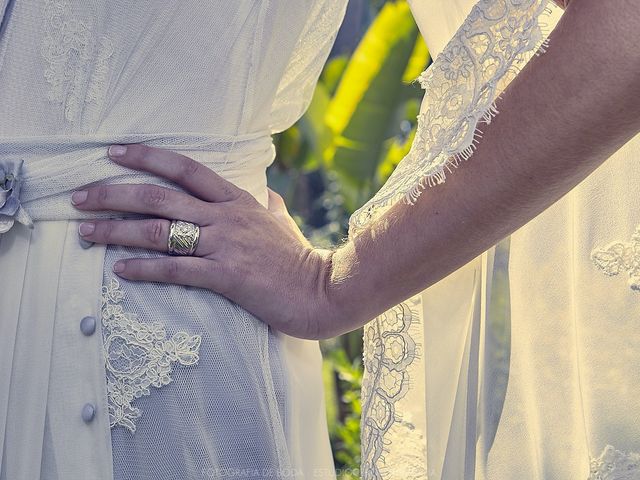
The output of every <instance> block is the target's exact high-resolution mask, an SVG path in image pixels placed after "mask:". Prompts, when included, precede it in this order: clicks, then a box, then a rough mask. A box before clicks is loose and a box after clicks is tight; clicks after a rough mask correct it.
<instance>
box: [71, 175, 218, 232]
mask: <svg viewBox="0 0 640 480" xmlns="http://www.w3.org/2000/svg"><path fill="white" fill-rule="evenodd" d="M71 202H72V203H73V205H74V206H75V207H76V208H78V209H80V210H115V211H120V212H132V213H143V214H148V215H153V216H156V217H163V218H169V219H178V220H185V221H187V222H193V223H197V224H198V225H201V226H202V225H207V224H208V223H209V221H210V220H211V217H212V212H211V210H212V207H213V205H212V204H210V203H206V202H203V201H202V200H199V199H197V198H195V197H192V196H191V195H188V194H186V193H182V192H178V191H177V190H172V189H170V188H165V187H161V186H159V185H148V184H145V185H129V184H121V185H98V186H95V187H88V188H86V189H85V190H80V191H77V192H74V193H73V195H72V196H71ZM213 208H215V207H213Z"/></svg>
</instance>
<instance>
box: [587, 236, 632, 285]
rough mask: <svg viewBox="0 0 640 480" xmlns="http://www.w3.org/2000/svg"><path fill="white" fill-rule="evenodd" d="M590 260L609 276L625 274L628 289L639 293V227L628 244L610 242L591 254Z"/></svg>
mask: <svg viewBox="0 0 640 480" xmlns="http://www.w3.org/2000/svg"><path fill="white" fill-rule="evenodd" d="M591 259H592V260H593V262H594V263H595V264H596V265H597V266H598V268H600V269H601V270H602V271H603V272H604V273H605V274H607V275H609V276H614V275H618V274H620V273H623V272H626V273H627V274H628V275H629V287H631V289H632V290H635V291H636V292H640V225H638V227H636V231H635V232H634V234H633V235H632V236H631V241H630V242H626V243H625V242H612V243H610V244H609V245H607V246H605V247H602V248H596V249H595V250H593V252H591Z"/></svg>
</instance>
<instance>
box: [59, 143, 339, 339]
mask: <svg viewBox="0 0 640 480" xmlns="http://www.w3.org/2000/svg"><path fill="white" fill-rule="evenodd" d="M113 150H114V149H113V148H110V153H109V156H110V158H111V159H112V160H113V161H115V162H116V163H118V164H120V165H123V166H125V167H129V168H134V169H136V170H144V171H147V172H150V173H152V174H155V175H159V176H161V177H164V178H167V179H169V180H171V181H172V182H174V183H176V184H178V185H180V186H181V187H183V188H184V189H185V190H187V191H188V192H189V193H182V192H180V191H177V190H173V189H169V188H164V187H161V186H158V185H149V184H143V185H129V184H125V185H100V186H93V187H88V188H86V190H82V191H77V192H74V194H73V195H72V203H73V204H74V206H75V207H76V208H78V209H81V210H93V211H97V210H115V211H122V212H135V213H141V214H146V215H149V216H151V217H153V218H148V219H142V220H91V221H85V222H83V223H82V224H81V225H80V227H79V234H80V235H81V236H82V237H83V238H84V239H86V240H89V241H92V242H96V243H102V244H116V245H126V246H132V247H142V248H147V249H151V250H157V251H160V252H167V251H168V246H167V243H168V236H169V225H170V220H172V219H179V220H184V221H188V222H192V223H195V224H197V225H199V226H200V239H199V242H198V246H197V248H196V251H195V252H194V254H193V256H166V257H161V258H153V259H141V258H131V259H126V260H120V261H118V262H116V264H115V265H114V272H115V273H117V274H118V275H119V276H121V277H122V278H125V279H128V280H138V281H139V280H144V281H151V282H163V283H173V284H181V285H190V286H195V287H202V288H207V289H210V290H213V291H215V292H218V293H220V294H222V295H224V296H226V297H227V298H229V299H230V300H232V301H234V302H236V303H238V304H239V305H241V306H242V307H244V308H245V309H247V310H248V311H250V312H251V313H253V314H254V315H256V316H257V317H258V318H260V319H261V320H262V321H264V322H266V323H268V324H269V325H271V326H273V327H274V328H276V329H278V330H281V331H283V332H284V333H287V334H289V335H293V336H297V337H303V338H319V337H321V336H327V335H328V334H330V332H323V331H322V330H323V329H322V328H321V326H320V324H319V323H320V319H323V320H328V319H329V318H330V317H331V312H330V311H329V310H330V305H329V302H328V298H327V295H326V286H327V281H328V279H329V278H330V271H331V256H332V252H331V251H328V250H318V249H314V248H313V247H312V246H311V244H310V243H309V242H308V241H307V240H306V239H305V238H304V236H303V235H302V233H301V232H300V230H299V229H298V228H297V226H296V225H295V222H294V221H293V219H291V217H290V216H289V215H288V214H287V211H286V208H285V206H284V202H283V200H282V198H280V197H279V195H277V194H276V193H275V192H272V191H269V208H268V209H267V208H264V207H263V206H262V205H261V204H260V203H259V202H258V201H257V200H256V199H255V198H254V197H253V196H251V195H250V194H249V193H248V192H246V191H244V190H242V189H240V188H238V187H236V186H235V185H233V184H232V183H230V182H228V181H226V180H224V179H223V178H222V177H220V176H219V175H217V174H216V173H214V172H213V171H212V170H210V169H209V168H207V167H205V166H204V165H202V164H200V163H198V162H196V161H195V160H192V159H191V158H188V157H186V156H184V155H180V154H178V153H175V152H172V151H169V150H165V149H160V148H154V147H149V146H146V145H142V144H133V145H127V148H126V152H125V153H123V154H122V155H118V156H116V155H114V154H113Z"/></svg>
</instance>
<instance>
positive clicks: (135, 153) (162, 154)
mask: <svg viewBox="0 0 640 480" xmlns="http://www.w3.org/2000/svg"><path fill="white" fill-rule="evenodd" d="M113 147H114V146H112V147H110V148H109V150H108V153H109V158H111V159H112V160H113V161H114V162H116V163H118V164H120V165H123V166H125V167H129V168H134V169H136V170H144V171H146V172H149V173H153V174H155V175H158V176H160V177H164V178H167V179H169V180H171V181H172V182H174V183H177V184H178V185H180V186H182V187H184V188H185V189H186V190H188V191H189V192H191V193H193V194H194V195H195V196H197V197H198V198H200V199H202V200H204V201H207V202H226V201H230V200H235V199H236V198H238V197H239V196H240V195H242V194H243V192H244V191H243V190H242V189H240V188H238V187H236V186H235V185H234V184H233V183H231V182H228V181H227V180H225V179H224V178H222V177H221V176H220V175H218V174H216V173H215V172H214V171H213V170H211V169H210V168H208V167H206V166H204V165H202V164H201V163H198V162H196V161H195V160H193V159H191V158H189V157H186V156H184V155H181V154H179V153H176V152H173V151H171V150H166V149H162V148H156V147H150V146H148V145H143V144H139V143H136V144H131V145H118V147H126V149H125V153H123V154H121V155H114V151H115V150H117V149H115V148H113Z"/></svg>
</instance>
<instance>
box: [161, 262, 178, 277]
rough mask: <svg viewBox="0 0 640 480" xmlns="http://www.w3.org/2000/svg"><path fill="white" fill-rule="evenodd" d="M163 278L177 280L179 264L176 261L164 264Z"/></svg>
mask: <svg viewBox="0 0 640 480" xmlns="http://www.w3.org/2000/svg"><path fill="white" fill-rule="evenodd" d="M164 273H165V276H166V277H167V278H169V279H172V280H174V279H177V278H178V276H179V274H180V264H179V263H178V261H177V260H174V259H169V260H167V261H166V262H165V264H164Z"/></svg>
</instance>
